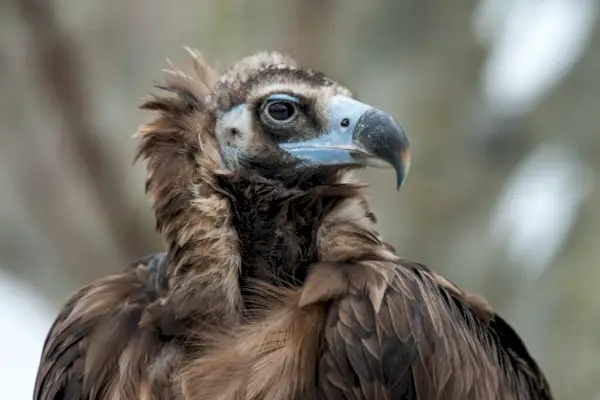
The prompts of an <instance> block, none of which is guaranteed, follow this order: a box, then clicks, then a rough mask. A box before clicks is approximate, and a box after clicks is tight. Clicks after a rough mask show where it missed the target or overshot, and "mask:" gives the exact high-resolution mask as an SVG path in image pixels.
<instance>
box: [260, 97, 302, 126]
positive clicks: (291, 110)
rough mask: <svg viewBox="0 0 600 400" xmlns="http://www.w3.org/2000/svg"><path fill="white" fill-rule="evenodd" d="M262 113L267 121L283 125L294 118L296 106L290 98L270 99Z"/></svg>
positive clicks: (296, 111)
mask: <svg viewBox="0 0 600 400" xmlns="http://www.w3.org/2000/svg"><path fill="white" fill-rule="evenodd" d="M263 115H264V117H265V119H266V120H267V121H269V122H270V123H272V124H275V125H285V124H289V123H290V122H292V121H293V120H294V119H296V116H297V115H298V106H297V104H296V103H295V102H293V101H290V100H280V99H277V100H271V101H268V102H267V103H266V104H265V106H264V108H263Z"/></svg>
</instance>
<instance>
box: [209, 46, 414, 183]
mask: <svg viewBox="0 0 600 400" xmlns="http://www.w3.org/2000/svg"><path fill="white" fill-rule="evenodd" d="M211 97H212V99H211V103H212V110H211V112H212V113H213V115H214V127H213V132H214V135H215V137H216V139H217V141H218V143H219V148H220V152H221V157H222V162H223V167H224V168H225V169H227V170H239V171H246V172H252V173H256V174H259V175H262V176H263V177H266V178H269V179H274V180H281V181H282V182H284V183H286V184H289V185H310V184H311V183H312V184H320V183H322V182H321V180H322V179H327V178H329V177H328V176H327V175H328V174H333V173H334V172H335V171H339V170H340V169H344V170H347V169H351V168H356V167H364V166H378V167H392V168H394V169H395V170H396V176H397V186H398V187H400V185H401V184H402V182H403V181H404V178H405V176H406V173H407V170H408V167H409V152H408V141H407V139H406V136H405V134H404V132H403V130H402V128H400V126H398V124H397V123H396V122H395V121H394V120H393V119H392V117H390V116H389V115H388V114H386V113H385V112H383V111H381V110H378V109H376V108H374V107H371V106H369V105H367V104H364V103H362V102H360V101H358V100H356V99H354V98H353V97H352V94H351V93H350V91H349V90H348V89H346V88H345V87H343V86H341V85H340V84H339V83H337V82H335V81H333V80H331V79H330V78H328V77H327V76H325V75H324V74H322V73H320V72H316V71H312V70H306V69H301V68H299V67H298V66H297V65H296V63H295V62H294V61H293V60H291V59H289V58H287V57H284V56H282V55H280V54H277V53H259V54H255V55H252V56H250V57H247V58H245V59H243V60H241V61H240V62H239V63H238V64H237V65H236V66H234V67H233V68H232V69H231V70H230V71H228V72H226V73H225V74H224V75H223V76H222V77H221V78H220V79H219V80H218V82H217V84H216V85H215V89H214V92H213V94H212V96H211Z"/></svg>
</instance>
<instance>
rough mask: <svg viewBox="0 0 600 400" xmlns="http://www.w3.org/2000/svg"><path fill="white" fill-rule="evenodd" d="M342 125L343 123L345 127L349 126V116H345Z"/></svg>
mask: <svg viewBox="0 0 600 400" xmlns="http://www.w3.org/2000/svg"><path fill="white" fill-rule="evenodd" d="M340 125H342V126H343V127H344V128H347V127H348V125H350V120H349V119H348V118H344V119H343V120H342V122H340Z"/></svg>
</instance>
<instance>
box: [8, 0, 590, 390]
mask: <svg viewBox="0 0 600 400" xmlns="http://www.w3.org/2000/svg"><path fill="white" fill-rule="evenodd" d="M599 12H600V4H599V2H598V1H595V0H479V1H476V0H469V1H467V0H459V1H453V2H450V1H445V2H441V1H433V0H372V1H369V2H367V1H358V0H353V1H350V0H344V1H342V0H288V1H286V2H277V3H275V2H272V1H266V0H254V1H248V0H246V1H243V0H174V1H172V2H168V1H164V0H130V1H122V0H104V1H91V0H90V1H75V0H55V1H46V0H5V1H2V2H0V88H1V90H0V130H1V132H0V299H1V300H0V398H2V399H11V400H12V399H15V400H20V399H30V398H31V393H32V387H33V382H34V379H35V373H36V370H37V364H38V359H39V355H40V351H41V347H42V344H43V340H44V338H45V335H46V332H47V330H48V328H49V326H50V324H51V323H52V320H53V319H54V317H55V315H56V313H57V312H58V309H59V307H60V306H61V305H62V304H63V302H64V301H65V300H66V298H67V296H68V295H69V294H70V293H72V292H73V291H74V290H76V289H77V288H78V287H80V286H81V285H83V284H84V283H86V282H89V281H90V280H93V279H95V278H98V277H100V276H103V275H106V274H108V273H111V272H115V271H118V270H121V269H122V268H123V267H124V266H126V265H127V263H128V262H130V261H132V260H134V259H135V258H137V257H140V256H142V255H145V254H147V253H149V252H153V251H160V250H162V248H163V247H162V242H161V239H160V237H159V236H158V235H156V234H155V233H154V220H153V215H152V213H151V211H150V207H149V203H148V201H147V199H146V197H145V195H144V191H143V188H144V166H143V164H142V163H140V164H137V165H135V166H132V160H133V155H134V151H135V147H136V142H135V141H134V140H133V139H132V135H133V134H134V132H135V130H136V128H137V125H138V124H140V123H142V122H144V121H146V120H147V119H148V117H149V115H148V114H147V113H142V112H141V111H138V110H137V106H138V105H139V104H140V100H141V98H142V97H144V96H145V95H147V94H148V93H149V92H150V91H151V90H152V87H151V86H152V84H153V82H154V81H156V80H159V79H161V77H162V75H161V69H163V68H166V67H167V66H168V65H167V62H166V57H168V58H169V59H171V60H173V61H174V62H176V61H182V60H187V58H186V54H185V52H184V51H183V48H182V46H183V45H188V46H192V47H197V48H198V49H200V50H201V51H202V52H203V54H205V56H206V57H207V58H208V59H209V60H211V61H212V62H213V63H214V64H215V65H217V66H219V67H220V68H223V67H225V66H227V65H228V64H230V63H231V62H233V61H235V60H237V59H239V58H241V57H243V56H245V55H247V54H249V53H251V52H254V51H255V50H259V49H273V50H279V51H283V52H286V53H288V54H290V55H292V56H293V57H294V58H296V59H297V60H299V61H300V62H301V63H302V64H303V65H305V66H308V67H312V68H316V69H320V70H322V71H324V72H326V73H327V74H329V75H330V76H331V77H332V78H334V79H337V80H339V81H341V82H343V83H344V84H346V85H347V86H349V87H350V88H351V89H352V90H353V91H354V92H355V93H356V94H357V95H358V96H359V97H360V99H362V100H363V101H365V102H367V103H370V104H372V105H374V106H376V107H379V108H382V109H384V110H387V111H389V112H391V113H392V114H393V115H394V117H395V119H396V120H397V121H399V122H400V123H401V124H402V125H403V126H404V128H405V130H406V132H407V134H408V135H409V139H410V141H411V146H412V153H413V165H412V168H411V172H410V175H409V177H408V181H407V182H406V184H405V186H404V187H403V189H402V191H401V192H400V193H396V192H395V191H394V185H393V176H392V172H388V173H387V174H389V175H387V174H386V173H384V174H383V176H382V175H381V172H380V171H376V172H372V171H366V172H365V173H364V177H365V179H366V180H367V181H368V182H369V183H370V184H371V189H370V193H371V195H372V204H373V206H374V207H375V209H376V212H377V214H378V215H379V220H380V225H381V230H382V231H383V233H384V235H385V237H386V239H388V241H389V242H390V243H392V244H393V245H394V246H395V247H396V248H397V250H398V251H399V252H400V253H401V254H402V255H404V256H406V257H410V258H413V259H416V260H420V261H422V262H424V263H426V264H427V265H429V266H430V267H432V268H434V269H436V270H438V271H440V272H441V273H442V274H444V275H446V276H447V277H448V278H450V279H451V280H453V281H454V282H455V283H457V284H458V285H460V286H462V287H464V288H465V289H468V290H470V291H474V292H478V293H481V294H483V295H485V296H486V297H487V298H488V299H489V300H490V302H491V303H492V305H493V306H494V307H495V308H496V309H497V311H498V312H499V313H500V314H502V315H503V316H505V318H506V319H508V321H509V322H510V323H512V324H513V325H514V326H515V328H516V329H517V331H518V332H519V333H520V334H521V335H522V337H523V339H524V340H525V342H526V344H527V345H528V346H529V348H530V350H531V352H532V353H533V355H534V356H535V358H537V360H539V362H540V364H541V366H542V367H543V369H544V371H545V372H546V374H547V375H548V377H549V379H550V382H551V385H552V387H553V390H554V392H555V394H556V397H557V399H578V400H587V399H600V381H599V379H598V378H600V291H599V290H598V283H599V279H600V268H599V265H598V260H600V241H599V239H600V192H599V191H598V190H596V188H595V185H596V182H597V181H598V177H597V175H596V174H595V172H596V171H599V167H600V157H599V156H600V23H599V22H598V15H599Z"/></svg>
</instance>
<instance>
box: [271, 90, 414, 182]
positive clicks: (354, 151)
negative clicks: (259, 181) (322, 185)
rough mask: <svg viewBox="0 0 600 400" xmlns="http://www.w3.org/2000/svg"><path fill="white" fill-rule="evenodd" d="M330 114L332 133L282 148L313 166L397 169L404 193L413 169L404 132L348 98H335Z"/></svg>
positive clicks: (377, 112)
mask: <svg viewBox="0 0 600 400" xmlns="http://www.w3.org/2000/svg"><path fill="white" fill-rule="evenodd" d="M328 114H329V130H328V131H325V132H323V133H321V134H319V135H318V136H317V137H315V138H313V139H309V140H305V141H299V142H288V143H283V144H281V145H280V146H281V147H282V148H283V149H285V150H286V151H288V152H289V153H290V154H292V155H293V156H295V157H297V158H299V159H301V160H304V161H305V162H307V163H310V164H328V165H335V164H340V165H343V164H354V165H362V166H373V167H379V168H386V167H391V168H394V169H395V170H396V188H397V189H400V187H401V186H402V183H403V182H404V179H405V177H406V175H407V173H408V169H409V167H410V152H409V146H408V139H407V138H406V135H405V133H404V131H403V130H402V128H401V127H400V126H398V124H397V123H396V122H395V121H394V120H393V119H392V117H391V116H390V115H388V114H386V113H384V112H383V111H381V110H378V109H376V108H373V107H371V106H369V105H367V104H364V103H361V102H359V101H356V100H354V99H351V98H349V97H344V96H334V97H332V98H331V100H330V101H329V104H328Z"/></svg>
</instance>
